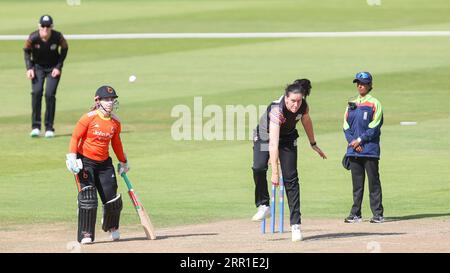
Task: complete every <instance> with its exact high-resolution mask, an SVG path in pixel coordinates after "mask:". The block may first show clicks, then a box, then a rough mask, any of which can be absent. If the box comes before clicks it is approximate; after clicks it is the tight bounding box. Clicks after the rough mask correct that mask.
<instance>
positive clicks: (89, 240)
mask: <svg viewBox="0 0 450 273" xmlns="http://www.w3.org/2000/svg"><path fill="white" fill-rule="evenodd" d="M80 243H81V244H82V245H90V244H93V243H94V242H93V241H92V238H91V237H85V238H83V239H81V242H80Z"/></svg>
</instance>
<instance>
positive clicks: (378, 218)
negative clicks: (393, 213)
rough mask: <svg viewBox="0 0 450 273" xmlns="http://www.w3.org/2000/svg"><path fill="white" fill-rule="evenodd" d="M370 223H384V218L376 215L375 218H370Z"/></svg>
mask: <svg viewBox="0 0 450 273" xmlns="http://www.w3.org/2000/svg"><path fill="white" fill-rule="evenodd" d="M370 222H371V223H375V224H381V223H384V217H383V216H380V215H376V216H374V217H372V219H370Z"/></svg>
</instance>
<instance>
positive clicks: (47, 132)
mask: <svg viewBox="0 0 450 273" xmlns="http://www.w3.org/2000/svg"><path fill="white" fill-rule="evenodd" d="M45 137H46V138H52V137H55V132H53V131H46V132H45Z"/></svg>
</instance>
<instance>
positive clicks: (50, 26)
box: [41, 25, 52, 28]
mask: <svg viewBox="0 0 450 273" xmlns="http://www.w3.org/2000/svg"><path fill="white" fill-rule="evenodd" d="M41 28H52V26H43V25H41Z"/></svg>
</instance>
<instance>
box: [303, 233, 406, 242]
mask: <svg viewBox="0 0 450 273" xmlns="http://www.w3.org/2000/svg"><path fill="white" fill-rule="evenodd" d="M404 234H406V233H398V232H391V233H370V232H348V233H328V234H320V235H315V236H311V237H309V236H308V237H306V238H304V239H303V241H314V240H331V239H341V238H352V237H364V236H393V235H404Z"/></svg>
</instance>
